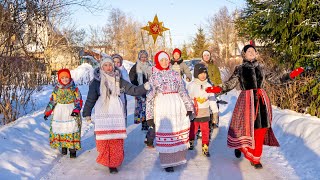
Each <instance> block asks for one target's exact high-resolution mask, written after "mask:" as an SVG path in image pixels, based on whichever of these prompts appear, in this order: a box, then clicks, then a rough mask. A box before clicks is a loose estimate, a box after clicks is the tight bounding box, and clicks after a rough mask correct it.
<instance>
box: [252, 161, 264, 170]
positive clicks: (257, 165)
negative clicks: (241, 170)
mask: <svg viewBox="0 0 320 180" xmlns="http://www.w3.org/2000/svg"><path fill="white" fill-rule="evenodd" d="M250 163H251V165H252V166H253V167H254V168H255V169H262V168H263V166H262V164H261V163H258V164H254V163H253V162H250Z"/></svg>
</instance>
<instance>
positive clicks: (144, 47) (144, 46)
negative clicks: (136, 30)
mask: <svg viewBox="0 0 320 180" xmlns="http://www.w3.org/2000/svg"><path fill="white" fill-rule="evenodd" d="M140 32H141V39H142V44H143V49H144V50H145V49H146V45H145V43H144V38H143V33H142V31H140Z"/></svg>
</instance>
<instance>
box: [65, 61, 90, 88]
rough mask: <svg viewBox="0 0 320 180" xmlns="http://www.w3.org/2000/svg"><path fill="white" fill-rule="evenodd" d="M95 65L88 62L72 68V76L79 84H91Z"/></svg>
mask: <svg viewBox="0 0 320 180" xmlns="http://www.w3.org/2000/svg"><path fill="white" fill-rule="evenodd" d="M93 71H94V69H93V67H92V66H91V65H90V64H88V63H83V64H81V65H80V66H78V67H77V68H76V69H74V70H71V72H70V73H71V77H72V79H73V80H74V82H75V83H76V84H77V85H79V84H89V83H90V81H91V80H92V79H93Z"/></svg>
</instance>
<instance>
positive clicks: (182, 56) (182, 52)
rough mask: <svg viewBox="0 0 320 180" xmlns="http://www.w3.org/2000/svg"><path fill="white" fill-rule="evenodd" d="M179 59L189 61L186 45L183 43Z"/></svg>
mask: <svg viewBox="0 0 320 180" xmlns="http://www.w3.org/2000/svg"><path fill="white" fill-rule="evenodd" d="M181 58H182V59H189V56H188V51H187V45H186V44H185V43H184V44H183V46H182V49H181Z"/></svg>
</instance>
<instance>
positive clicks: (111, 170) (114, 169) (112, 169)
mask: <svg viewBox="0 0 320 180" xmlns="http://www.w3.org/2000/svg"><path fill="white" fill-rule="evenodd" d="M109 171H110V174H117V173H118V169H117V168H109Z"/></svg>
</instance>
